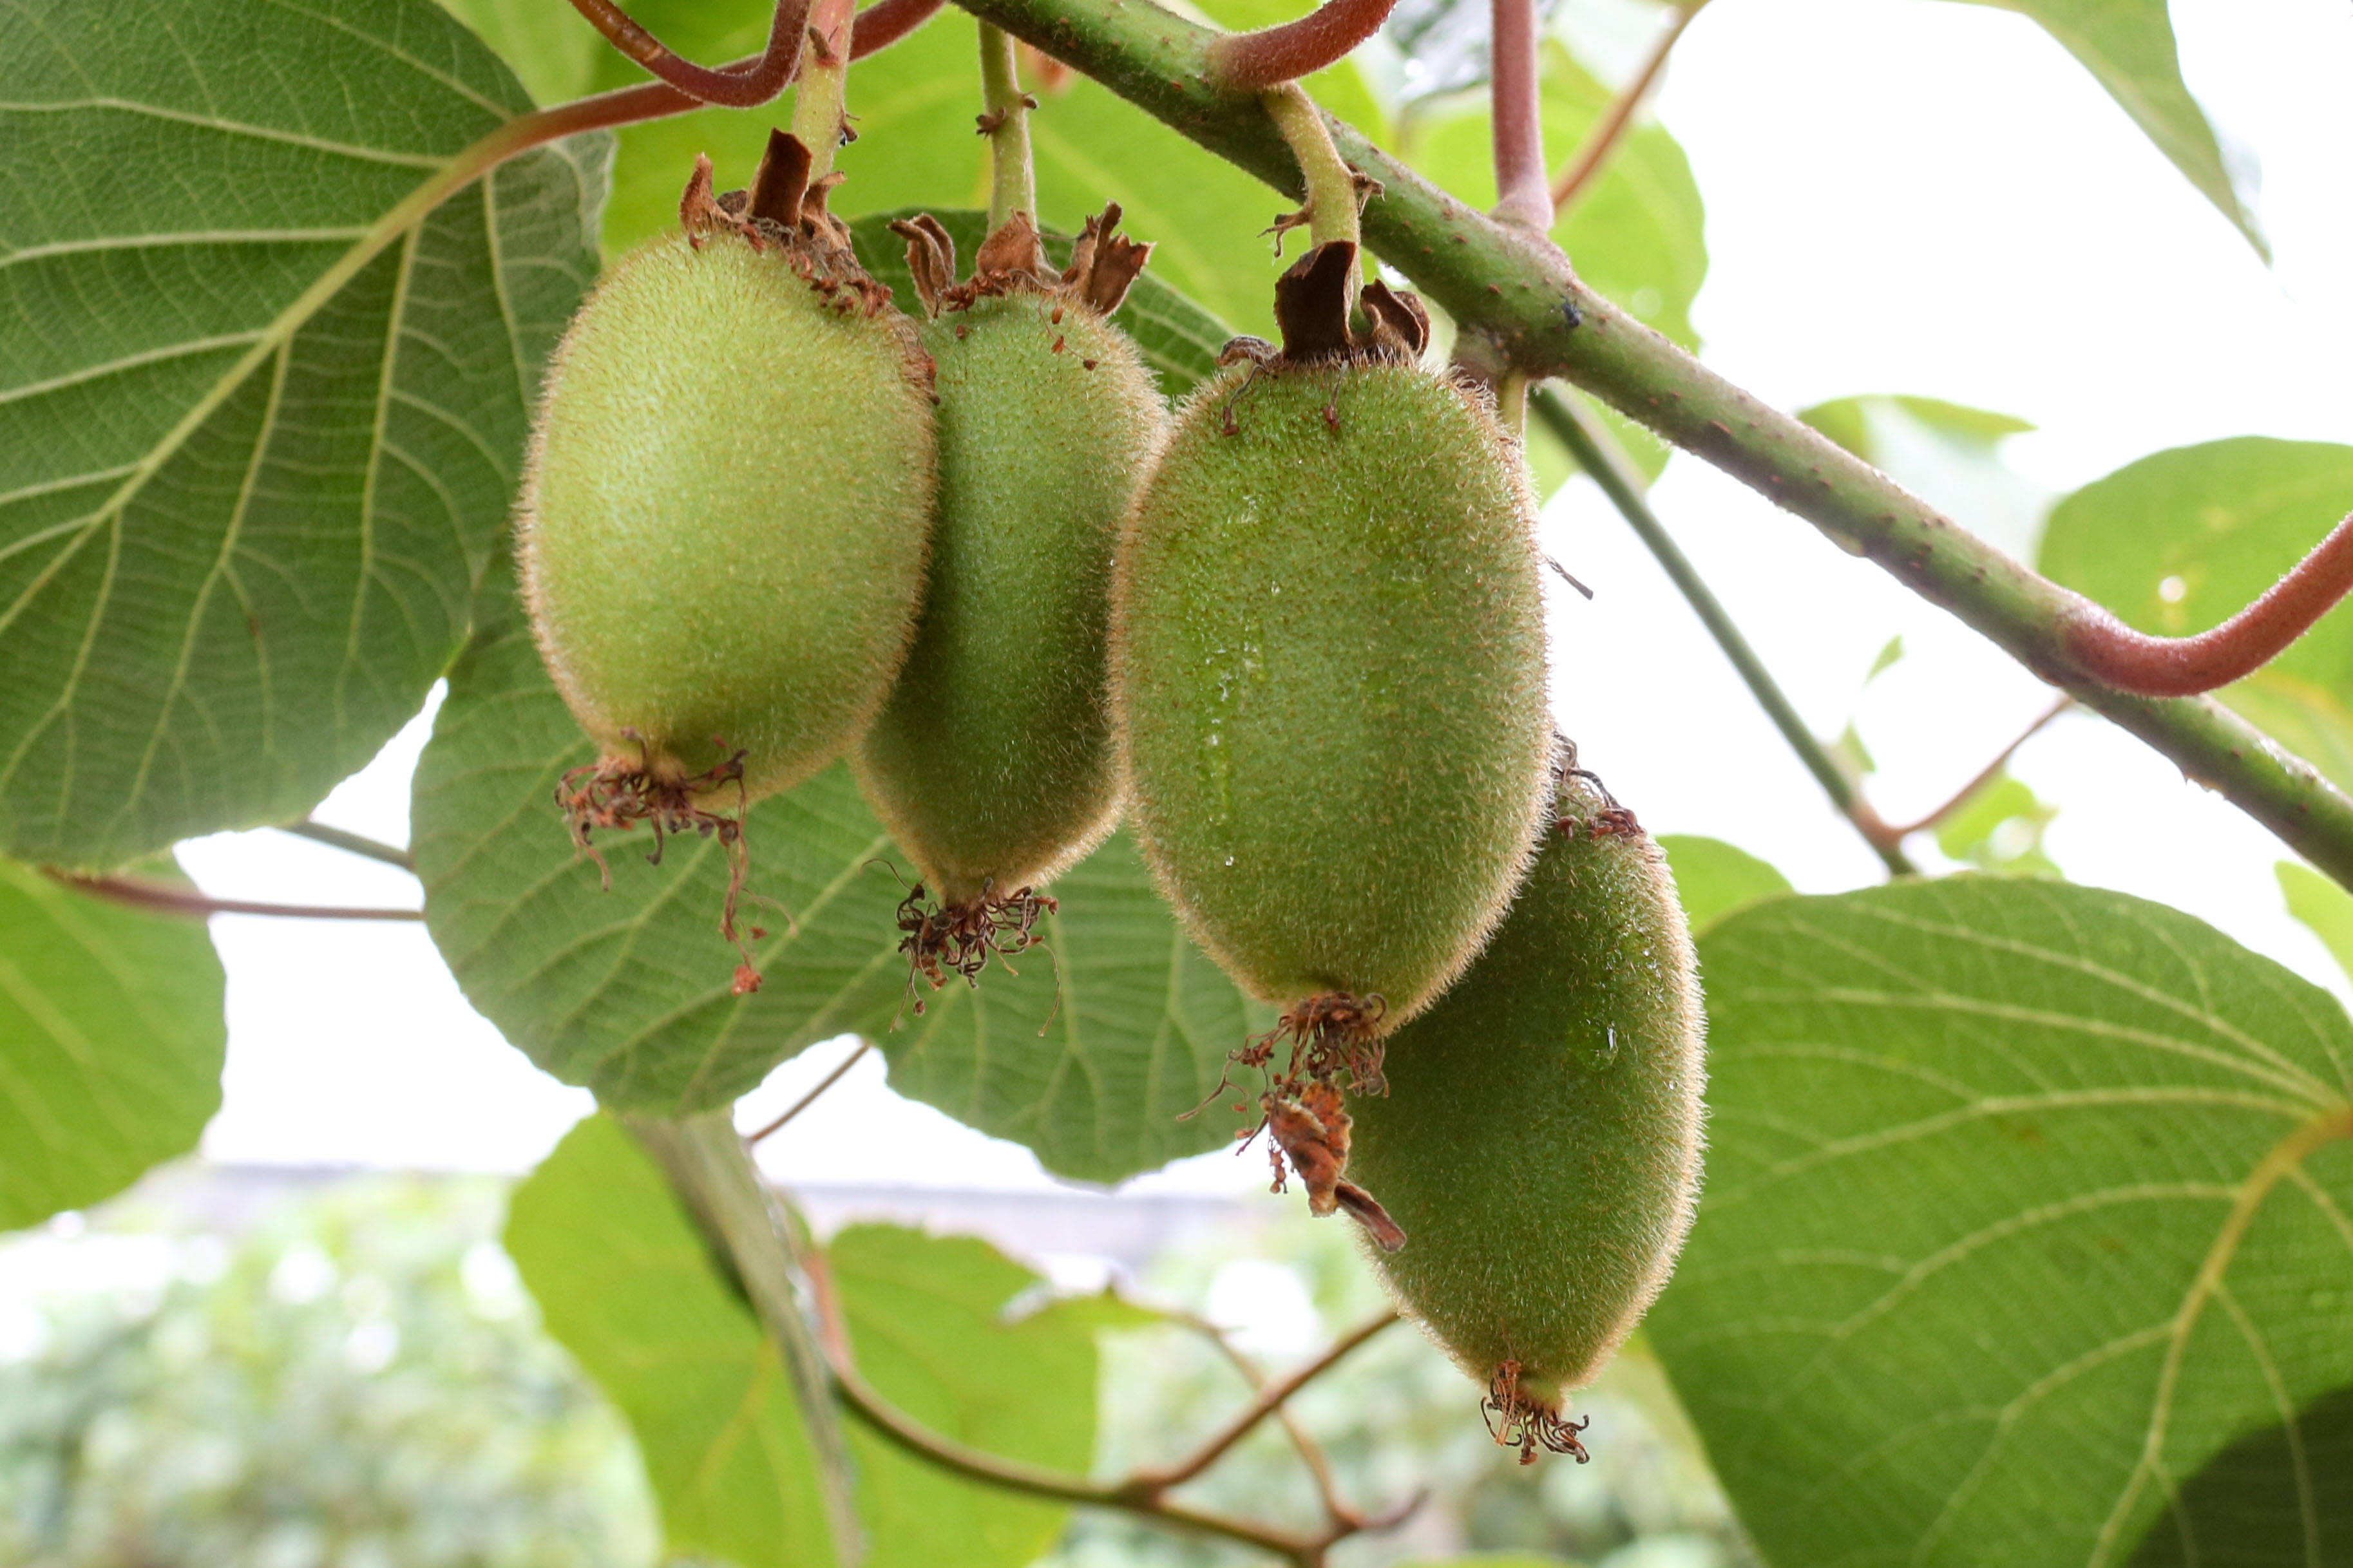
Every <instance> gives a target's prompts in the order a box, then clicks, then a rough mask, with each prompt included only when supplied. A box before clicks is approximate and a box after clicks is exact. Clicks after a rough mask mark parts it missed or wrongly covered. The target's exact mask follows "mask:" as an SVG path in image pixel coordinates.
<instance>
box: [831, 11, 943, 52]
mask: <svg viewBox="0 0 2353 1568" xmlns="http://www.w3.org/2000/svg"><path fill="white" fill-rule="evenodd" d="M945 4H946V0H881V5H869V6H868V7H867V8H866V9H865V10H863V11H860V13H858V19H857V21H855V22H854V23H852V24H851V25H850V28H849V58H851V59H853V60H862V59H864V58H866V57H867V56H869V55H871V54H872V53H873V52H874V51H875V50H877V49H887V48H889V47H891V46H892V45H893V44H895V43H897V42H898V41H899V40H900V39H902V38H903V37H906V36H907V35H908V34H910V33H912V32H913V31H914V30H915V29H916V28H918V27H920V26H923V24H924V23H926V22H928V21H930V20H931V19H932V18H933V17H934V16H937V15H939V11H940V7H941V6H942V5H945Z"/></svg>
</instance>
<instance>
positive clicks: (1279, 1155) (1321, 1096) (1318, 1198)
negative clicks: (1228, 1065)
mask: <svg viewBox="0 0 2353 1568" xmlns="http://www.w3.org/2000/svg"><path fill="white" fill-rule="evenodd" d="M1259 1108H1260V1109H1261V1110H1262V1111H1263V1112H1265V1116H1266V1121H1265V1126H1266V1131H1267V1136H1268V1137H1269V1139H1270V1140H1271V1142H1272V1147H1271V1148H1270V1149H1269V1150H1268V1151H1267V1154H1268V1157H1269V1159H1271V1161H1272V1163H1273V1165H1274V1190H1275V1191H1276V1192H1278V1193H1279V1192H1282V1191H1283V1190H1284V1189H1285V1176H1286V1173H1285V1171H1284V1168H1283V1162H1284V1161H1285V1160H1286V1159H1288V1160H1289V1161H1290V1170H1291V1171H1292V1172H1293V1173H1297V1175H1298V1177H1299V1181H1300V1184H1301V1185H1303V1186H1304V1187H1305V1188H1306V1189H1307V1212H1308V1213H1309V1214H1312V1215H1315V1216H1316V1217H1317V1218H1319V1219H1322V1218H1325V1217H1327V1216H1329V1215H1334V1214H1336V1213H1338V1212H1339V1211H1340V1210H1342V1209H1345V1210H1347V1211H1348V1213H1349V1215H1351V1216H1352V1217H1354V1218H1355V1219H1356V1222H1357V1223H1358V1224H1360V1225H1362V1226H1364V1227H1365V1230H1366V1234H1367V1235H1369V1236H1371V1237H1372V1238H1373V1241H1374V1244H1375V1245H1376V1246H1377V1247H1380V1249H1381V1250H1382V1251H1384V1252H1395V1251H1396V1250H1397V1249H1398V1247H1403V1246H1404V1245H1405V1231H1404V1230H1403V1228H1402V1227H1400V1226H1398V1223H1397V1221H1395V1220H1393V1219H1391V1218H1390V1217H1389V1215H1388V1210H1387V1209H1384V1208H1383V1207H1381V1205H1380V1204H1379V1203H1378V1202H1377V1200H1376V1199H1375V1198H1374V1197H1373V1194H1370V1193H1368V1192H1366V1191H1365V1189H1364V1188H1362V1187H1360V1186H1358V1185H1356V1183H1354V1182H1352V1181H1349V1180H1348V1179H1347V1176H1346V1174H1345V1173H1346V1171H1347V1169H1348V1131H1349V1128H1350V1126H1351V1125H1352V1123H1351V1121H1350V1120H1349V1116H1348V1112H1347V1111H1346V1110H1345V1109H1344V1108H1343V1107H1342V1104H1341V1100H1340V1091H1339V1089H1336V1088H1335V1087H1334V1086H1332V1085H1331V1084H1328V1083H1310V1084H1308V1085H1307V1086H1306V1087H1305V1088H1303V1089H1301V1090H1300V1091H1299V1092H1298V1093H1297V1094H1295V1095H1293V1094H1290V1093H1286V1092H1282V1091H1280V1090H1273V1089H1270V1090H1269V1091H1268V1092H1267V1093H1266V1094H1264V1095H1263V1096H1261V1098H1260V1100H1259Z"/></svg>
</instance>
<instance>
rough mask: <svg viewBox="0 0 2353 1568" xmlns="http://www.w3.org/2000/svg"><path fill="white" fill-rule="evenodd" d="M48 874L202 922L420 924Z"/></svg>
mask: <svg viewBox="0 0 2353 1568" xmlns="http://www.w3.org/2000/svg"><path fill="white" fill-rule="evenodd" d="M49 875H50V876H51V877H52V878H54V879H57V880H58V881H59V882H62V883H64V884H65V885H66V886H67V887H69V888H72V889H76V890H77V891H79V892H84V893H88V894H90V896H91V897H93V898H100V899H104V900H107V901H108V902H109V903H115V904H127V905H129V906H130V907H131V908H132V909H135V910H154V911H155V912H156V913H157V914H165V915H186V916H187V917H189V918H190V919H191V920H203V919H205V918H206V917H207V916H211V915H274V916H276V917H278V918H280V919H281V920H290V921H421V920H423V919H424V918H425V911H424V910H392V909H354V908H348V907H344V906H340V905H334V904H272V903H263V902H259V901H257V900H252V899H215V898H208V897H206V895H205V894H203V893H199V892H197V891H195V889H192V888H175V887H174V886H172V885H171V884H170V883H168V882H151V881H148V880H146V879H144V878H140V877H74V876H69V875H67V874H66V873H65V872H62V871H52V872H50V873H49Z"/></svg>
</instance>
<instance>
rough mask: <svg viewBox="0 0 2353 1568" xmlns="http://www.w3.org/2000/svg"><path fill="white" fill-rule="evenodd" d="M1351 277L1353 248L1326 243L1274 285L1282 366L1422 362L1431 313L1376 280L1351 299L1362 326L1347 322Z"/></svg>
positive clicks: (1401, 291) (1411, 295)
mask: <svg viewBox="0 0 2353 1568" xmlns="http://www.w3.org/2000/svg"><path fill="white" fill-rule="evenodd" d="M1355 281H1356V246H1355V245H1354V244H1353V243H1351V242H1350V241H1348V240H1345V239H1334V240H1326V241H1325V242H1324V244H1322V245H1319V246H1317V247H1314V249H1312V250H1310V251H1309V252H1308V253H1307V254H1306V255H1304V256H1303V257H1301V258H1299V259H1298V260H1297V261H1295V262H1293V263H1292V265H1291V268H1290V270H1288V271H1286V272H1285V273H1283V275H1282V277H1280V278H1278V279H1275V282H1274V321H1275V325H1276V326H1278V327H1280V328H1281V329H1282V354H1281V356H1280V357H1279V360H1278V361H1277V362H1276V367H1277V368H1279V367H1280V365H1281V364H1282V363H1291V364H1328V363H1332V362H1333V361H1335V360H1341V361H1355V362H1358V363H1369V362H1377V361H1399V360H1402V361H1406V362H1408V363H1410V362H1412V361H1415V360H1419V358H1420V357H1421V352H1422V350H1424V349H1426V348H1428V347H1429V346H1430V312H1429V311H1428V310H1424V309H1423V308H1422V304H1421V300H1420V297H1419V296H1418V295H1416V294H1414V293H1412V292H1411V291H1409V290H1405V289H1392V288H1390V287H1389V286H1388V284H1387V283H1385V282H1383V281H1381V279H1377V278H1376V279H1373V280H1372V281H1371V282H1369V283H1367V284H1366V285H1365V286H1364V288H1363V289H1362V291H1361V292H1357V293H1356V300H1355V303H1356V305H1357V306H1358V307H1359V308H1360V309H1361V310H1362V311H1363V313H1364V318H1365V325H1364V327H1363V329H1362V330H1361V331H1359V330H1358V329H1357V327H1356V325H1355V323H1354V322H1352V321H1350V319H1349V304H1350V299H1349V296H1350V294H1351V292H1352V291H1354V284H1355Z"/></svg>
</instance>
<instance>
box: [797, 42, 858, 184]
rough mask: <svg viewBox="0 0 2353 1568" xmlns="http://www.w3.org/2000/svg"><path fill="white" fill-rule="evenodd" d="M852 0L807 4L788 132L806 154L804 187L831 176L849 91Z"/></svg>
mask: <svg viewBox="0 0 2353 1568" xmlns="http://www.w3.org/2000/svg"><path fill="white" fill-rule="evenodd" d="M855 10H856V0H813V3H812V4H811V5H810V6H809V16H808V59H807V62H806V63H805V64H804V65H803V66H802V68H801V84H800V89H799V90H798V91H797V92H796V93H795V94H794V95H793V134H794V135H796V136H797V137H799V138H800V139H801V145H803V146H804V147H807V149H808V150H809V183H810V184H816V183H817V182H818V181H819V180H822V179H824V178H825V177H826V176H827V175H828V174H831V173H833V159H834V154H835V153H839V152H840V151H841V142H842V134H843V132H845V131H846V130H847V129H848V127H849V121H848V120H847V119H845V118H844V117H843V116H844V113H845V110H846V106H847V102H848V93H849V48H850V33H851V31H852V29H853V26H854V22H853V19H852V18H853V14H854V12H855Z"/></svg>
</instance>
